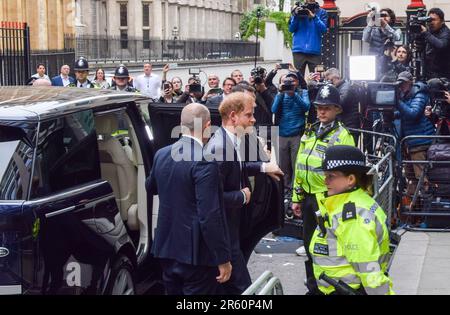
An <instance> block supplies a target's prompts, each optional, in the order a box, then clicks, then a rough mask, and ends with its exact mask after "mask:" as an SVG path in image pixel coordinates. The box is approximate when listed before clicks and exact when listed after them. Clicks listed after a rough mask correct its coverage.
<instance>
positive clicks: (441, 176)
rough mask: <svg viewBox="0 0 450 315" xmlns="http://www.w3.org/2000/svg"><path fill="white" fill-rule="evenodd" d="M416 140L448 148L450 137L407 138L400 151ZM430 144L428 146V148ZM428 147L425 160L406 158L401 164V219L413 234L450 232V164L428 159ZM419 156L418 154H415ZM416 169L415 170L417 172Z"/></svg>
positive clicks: (425, 149) (445, 161)
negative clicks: (428, 141) (420, 232)
mask: <svg viewBox="0 0 450 315" xmlns="http://www.w3.org/2000/svg"><path fill="white" fill-rule="evenodd" d="M415 139H422V140H423V139H428V140H432V141H433V144H434V143H435V142H437V143H440V144H443V145H445V146H446V147H447V146H448V149H447V150H450V136H438V135H436V136H408V137H405V138H403V139H402V141H401V147H402V148H403V149H405V147H406V146H407V142H408V141H411V140H415ZM429 145H430V144H428V146H429ZM426 146H427V145H425V146H424V147H423V148H422V149H423V150H422V151H424V152H425V153H422V155H423V154H425V159H421V160H417V159H413V158H411V157H410V156H405V157H404V158H403V159H402V161H401V166H402V176H401V179H402V181H401V182H400V193H401V195H402V198H401V200H402V202H401V204H400V211H399V212H400V215H401V218H402V219H403V220H404V221H405V222H404V223H406V225H405V229H406V230H410V231H429V232H431V231H435V232H448V231H450V180H449V178H448V177H447V176H446V174H450V160H432V159H430V158H428V157H427V154H428V150H430V148H431V146H430V147H429V148H428V149H427V148H426ZM415 153H416V154H417V152H415ZM414 168H415V170H414Z"/></svg>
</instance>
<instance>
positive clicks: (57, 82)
mask: <svg viewBox="0 0 450 315" xmlns="http://www.w3.org/2000/svg"><path fill="white" fill-rule="evenodd" d="M69 81H70V83H75V79H74V78H72V77H71V76H69ZM52 86H64V85H63V81H62V78H61V76H60V75H57V76H55V77H53V78H52Z"/></svg>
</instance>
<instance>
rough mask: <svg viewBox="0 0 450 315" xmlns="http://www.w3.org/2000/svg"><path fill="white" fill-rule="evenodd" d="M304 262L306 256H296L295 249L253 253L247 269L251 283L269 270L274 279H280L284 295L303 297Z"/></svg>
mask: <svg viewBox="0 0 450 315" xmlns="http://www.w3.org/2000/svg"><path fill="white" fill-rule="evenodd" d="M272 238H276V237H273V236H272ZM274 251H275V250H274ZM305 260H306V256H297V254H296V253H295V249H294V250H292V252H286V251H285V252H284V253H261V254H258V253H255V252H253V253H252V255H251V256H250V260H249V262H248V269H249V271H250V276H251V278H252V282H255V280H256V279H258V277H259V276H261V274H262V273H263V272H264V271H266V270H269V271H271V272H272V273H273V276H274V277H277V278H279V279H280V282H281V285H282V287H283V293H284V295H304V294H305V293H306V291H307V290H306V287H305V286H304V284H303V282H304V279H305V278H306V273H305V264H304V262H305Z"/></svg>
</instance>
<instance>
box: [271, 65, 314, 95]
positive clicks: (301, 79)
mask: <svg viewBox="0 0 450 315" xmlns="http://www.w3.org/2000/svg"><path fill="white" fill-rule="evenodd" d="M279 70H282V68H281V64H279V63H277V64H276V65H275V68H274V69H272V70H271V71H270V72H269V73H268V74H267V76H266V78H265V80H264V83H265V85H266V86H267V88H268V89H269V90H270V93H271V94H272V96H273V97H275V96H276V95H277V93H278V88H277V87H276V86H275V84H273V79H274V78H275V76H276V75H277V74H278V71H279ZM287 70H289V72H291V73H292V72H295V73H296V75H297V78H298V82H299V86H300V87H301V88H302V89H306V88H307V84H306V81H305V78H304V77H303V76H302V74H301V73H300V71H298V70H297V69H295V67H294V66H293V65H292V64H289V68H288V69H287ZM280 82H281V81H280Z"/></svg>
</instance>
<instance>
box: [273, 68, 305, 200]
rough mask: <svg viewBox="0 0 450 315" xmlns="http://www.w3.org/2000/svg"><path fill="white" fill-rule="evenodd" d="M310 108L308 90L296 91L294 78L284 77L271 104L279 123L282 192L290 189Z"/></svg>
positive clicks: (287, 191)
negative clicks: (282, 175) (282, 174)
mask: <svg viewBox="0 0 450 315" xmlns="http://www.w3.org/2000/svg"><path fill="white" fill-rule="evenodd" d="M309 108H310V100H309V95H308V90H302V91H301V92H297V91H296V86H295V83H294V80H293V79H292V78H291V77H286V78H284V80H283V83H282V84H281V85H280V91H279V93H278V94H277V96H276V97H275V100H274V102H273V105H272V113H274V114H275V117H276V122H275V123H276V124H277V125H279V127H280V128H279V134H280V137H279V146H278V152H279V156H280V168H281V170H282V171H283V173H284V177H283V181H284V192H285V195H287V194H289V193H290V191H291V190H292V178H293V174H294V171H295V159H296V157H297V152H298V148H299V145H300V139H301V137H302V135H303V132H304V131H305V119H306V117H305V115H306V112H308V110H309Z"/></svg>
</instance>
